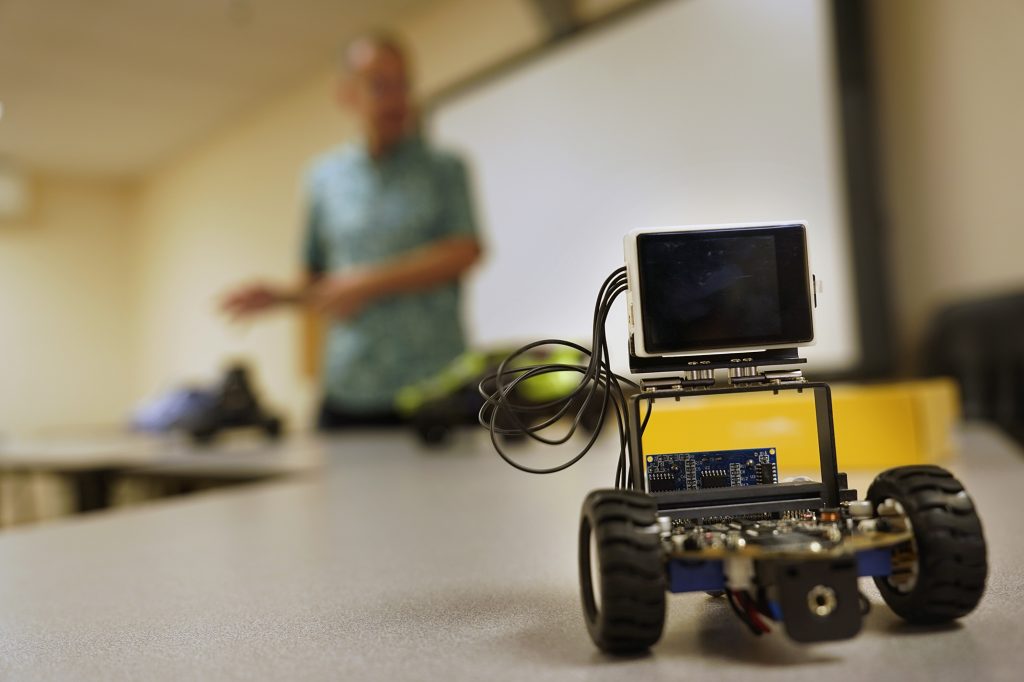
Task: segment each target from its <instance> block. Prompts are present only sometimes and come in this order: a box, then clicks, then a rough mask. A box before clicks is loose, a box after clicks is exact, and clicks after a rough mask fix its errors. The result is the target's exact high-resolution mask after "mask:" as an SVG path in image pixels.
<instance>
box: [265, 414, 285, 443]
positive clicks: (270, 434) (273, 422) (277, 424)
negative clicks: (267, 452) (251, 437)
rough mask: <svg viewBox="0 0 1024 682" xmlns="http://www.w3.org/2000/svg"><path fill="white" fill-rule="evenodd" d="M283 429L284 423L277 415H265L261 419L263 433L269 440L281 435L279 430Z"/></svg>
mask: <svg viewBox="0 0 1024 682" xmlns="http://www.w3.org/2000/svg"><path fill="white" fill-rule="evenodd" d="M283 430H284V424H283V423H282V422H281V419H280V418H278V417H267V418H266V419H265V420H264V421H263V433H264V434H266V436H267V438H269V439H270V440H277V439H279V438H280V437H281V432H282V431H283Z"/></svg>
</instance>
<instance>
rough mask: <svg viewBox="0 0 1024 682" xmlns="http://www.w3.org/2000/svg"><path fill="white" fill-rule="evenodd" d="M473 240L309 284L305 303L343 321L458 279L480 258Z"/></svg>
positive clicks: (448, 242)
mask: <svg viewBox="0 0 1024 682" xmlns="http://www.w3.org/2000/svg"><path fill="white" fill-rule="evenodd" d="M480 252H481V249H480V244H479V242H478V241H477V240H476V238H475V237H471V236H466V237H450V238H447V239H442V240H440V241H436V242H434V243H432V244H428V245H427V246H423V247H421V248H419V249H415V250H413V251H410V252H409V253H407V254H403V255H401V256H398V257H396V258H394V259H392V260H389V261H385V262H382V263H377V264H374V265H370V266H363V267H357V268H352V269H350V270H346V271H343V272H340V273H337V274H335V275H331V276H330V277H325V278H323V279H322V280H320V281H319V282H317V283H315V284H313V285H312V287H311V288H310V290H309V292H308V301H309V302H310V303H311V304H312V305H313V307H314V308H316V309H317V310H319V311H321V312H323V313H325V314H329V315H332V316H334V317H339V318H346V317H351V316H352V315H354V314H356V313H357V312H359V311H360V310H361V309H362V308H363V307H364V306H365V305H366V304H368V303H370V302H371V301H373V300H375V299H378V298H383V297H385V296H392V295H395V294H401V293H407V292H411V291H424V290H427V289H432V288H434V287H436V286H440V285H441V284H446V283H448V282H451V281H453V280H456V279H458V278H459V277H461V276H462V275H463V273H465V272H466V271H467V270H468V269H469V268H470V267H472V266H473V264H474V263H476V262H477V261H478V260H479V259H480Z"/></svg>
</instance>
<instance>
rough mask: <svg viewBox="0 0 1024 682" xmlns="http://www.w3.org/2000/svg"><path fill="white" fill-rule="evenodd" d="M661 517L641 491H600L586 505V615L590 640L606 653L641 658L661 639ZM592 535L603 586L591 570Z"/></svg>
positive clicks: (582, 557)
mask: <svg viewBox="0 0 1024 682" xmlns="http://www.w3.org/2000/svg"><path fill="white" fill-rule="evenodd" d="M657 513H658V507H657V503H656V502H655V501H654V498H652V497H651V496H650V495H646V494H644V493H640V492H633V491H626V490H595V491H594V492H592V493H590V494H589V495H587V499H586V500H584V502H583V512H582V514H581V518H580V536H579V565H580V589H581V592H582V597H583V617H584V619H585V620H586V622H587V630H588V631H589V632H590V638H591V639H593V640H594V644H596V645H597V647H598V648H599V649H601V650H602V651H605V652H608V653H611V654H620V655H625V654H638V653H642V652H644V651H646V650H647V649H648V648H650V647H651V646H652V645H653V644H654V643H655V642H657V641H658V639H659V638H661V631H662V629H663V628H664V626H665V559H664V552H663V550H662V547H661V540H660V538H659V536H658V534H657V533H656V532H651V527H652V526H653V525H654V524H655V522H656V520H657ZM591 536H593V542H594V550H595V555H596V560H597V566H596V574H597V585H594V580H593V573H592V571H591ZM595 587H596V589H597V591H598V593H597V594H598V596H599V597H600V605H598V602H597V600H596V599H595V593H594V590H595Z"/></svg>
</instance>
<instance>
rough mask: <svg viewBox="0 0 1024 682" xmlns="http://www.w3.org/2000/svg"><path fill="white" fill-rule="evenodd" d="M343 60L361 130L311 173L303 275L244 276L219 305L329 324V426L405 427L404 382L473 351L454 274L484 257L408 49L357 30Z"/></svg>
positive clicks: (461, 181) (465, 185) (455, 167)
mask: <svg viewBox="0 0 1024 682" xmlns="http://www.w3.org/2000/svg"><path fill="white" fill-rule="evenodd" d="M343 62H344V63H343V73H342V75H341V79H340V83H339V88H338V99H339V102H340V103H341V104H342V105H343V106H344V107H346V108H347V109H349V110H351V111H352V112H353V113H354V114H355V115H356V117H357V118H358V120H359V122H360V124H361V127H362V136H361V139H359V140H358V141H355V142H351V143H348V144H345V145H343V146H341V147H339V148H337V149H334V150H332V151H329V152H328V153H326V154H324V155H323V156H321V157H320V158H319V159H317V160H316V161H315V163H314V164H313V165H312V167H311V169H310V172H309V174H308V177H307V180H306V191H307V194H308V197H307V201H308V221H307V225H306V238H305V248H304V256H303V257H304V264H305V268H306V272H307V276H306V278H305V281H303V282H302V283H300V284H298V285H295V286H282V285H275V284H268V283H256V284H250V285H247V286H244V287H241V288H239V289H237V290H235V291H232V292H230V293H229V294H228V295H227V296H226V297H225V299H224V300H223V303H222V306H223V309H224V310H225V311H226V312H228V313H230V314H232V315H234V316H237V317H245V316H250V315H253V314H256V313H259V312H263V311H266V310H268V309H271V308H275V307H279V306H283V305H294V306H307V307H309V308H311V309H313V310H315V311H317V312H319V313H321V314H323V315H324V316H325V317H327V318H328V319H330V321H331V325H330V329H329V332H328V338H327V343H326V346H325V349H324V362H323V390H324V400H323V404H322V407H321V410H320V415H319V418H318V426H319V427H320V428H322V429H336V428H344V427H347V426H365V425H388V424H394V423H398V422H399V421H400V418H399V417H398V415H396V413H395V412H394V405H395V395H396V393H397V392H398V390H399V389H400V388H401V387H402V386H405V385H407V384H410V383H413V382H416V381H419V380H422V379H424V378H426V377H430V376H432V375H434V374H436V373H438V372H439V371H440V370H441V369H442V368H444V367H445V366H446V365H447V364H448V363H449V362H450V361H451V360H452V359H454V358H455V357H456V356H458V355H459V354H460V353H462V352H463V351H464V350H465V335H464V329H463V323H462V320H461V314H460V310H461V304H460V284H459V280H460V278H461V276H462V275H463V274H464V273H465V272H466V271H467V270H468V269H469V268H470V267H471V266H472V265H473V264H474V263H475V262H476V261H477V260H478V259H479V257H480V245H479V241H478V239H477V225H476V220H475V217H474V213H473V208H472V201H471V197H470V188H469V182H468V178H467V172H466V169H465V166H464V165H463V163H462V162H461V161H460V160H459V159H458V158H456V157H455V156H453V155H451V154H448V153H445V152H441V151H438V150H437V149H435V148H433V147H432V146H431V145H430V144H428V143H427V142H426V141H425V140H424V139H423V138H422V137H421V136H420V134H419V133H418V131H417V129H416V116H415V107H414V103H413V99H412V93H411V88H410V74H409V71H410V69H409V63H408V58H407V57H406V54H405V52H404V50H403V49H402V46H401V44H400V43H399V42H398V41H397V40H395V39H394V38H393V37H391V36H388V35H384V34H373V35H367V36H363V37H360V38H357V39H356V40H354V41H353V42H351V43H350V44H349V45H348V47H347V48H346V50H345V52H344V56H343Z"/></svg>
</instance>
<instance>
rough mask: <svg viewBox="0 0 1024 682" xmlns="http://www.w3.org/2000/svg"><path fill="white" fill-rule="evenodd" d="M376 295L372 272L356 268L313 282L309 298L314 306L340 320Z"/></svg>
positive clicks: (353, 314) (353, 313) (357, 312)
mask: <svg viewBox="0 0 1024 682" xmlns="http://www.w3.org/2000/svg"><path fill="white" fill-rule="evenodd" d="M374 297H375V285H374V284H373V278H372V275H371V272H370V271H368V270H362V269H352V270H347V271H344V272H340V273H336V274H333V275H330V276H329V277H324V278H323V279H321V280H319V281H318V282H316V284H314V285H313V286H312V288H311V289H310V291H309V295H308V297H307V300H308V302H309V304H310V305H311V306H312V308H313V310H315V311H317V312H319V313H320V314H322V315H326V316H329V317H333V318H334V319H336V320H347V319H350V318H352V317H355V316H356V315H358V314H359V313H360V312H361V311H362V310H363V308H364V307H366V304H367V303H369V302H370V301H371V300H373V298H374Z"/></svg>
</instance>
